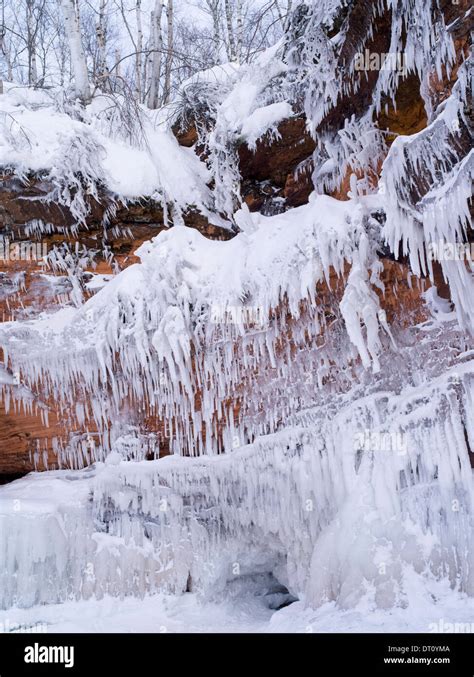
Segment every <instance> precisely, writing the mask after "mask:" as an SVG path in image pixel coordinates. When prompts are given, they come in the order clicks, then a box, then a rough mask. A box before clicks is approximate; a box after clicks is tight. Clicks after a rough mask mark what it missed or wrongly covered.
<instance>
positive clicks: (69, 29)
mask: <svg viewBox="0 0 474 677" xmlns="http://www.w3.org/2000/svg"><path fill="white" fill-rule="evenodd" d="M60 2H61V7H62V10H63V15H64V28H65V31H66V36H67V39H68V42H69V49H70V51H71V63H72V71H73V73H74V85H75V93H76V97H77V98H78V99H80V100H81V101H82V103H87V102H88V101H90V98H91V92H90V87H89V77H88V74H87V62H86V56H85V54H84V49H83V47H82V41H81V31H80V27H79V16H78V8H77V7H76V3H75V1H74V0H60Z"/></svg>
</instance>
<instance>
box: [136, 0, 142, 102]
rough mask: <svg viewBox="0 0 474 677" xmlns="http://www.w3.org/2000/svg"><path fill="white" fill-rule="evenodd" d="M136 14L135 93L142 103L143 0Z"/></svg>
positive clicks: (137, 3) (137, 0)
mask: <svg viewBox="0 0 474 677" xmlns="http://www.w3.org/2000/svg"><path fill="white" fill-rule="evenodd" d="M135 13H136V18H137V54H136V57H135V93H136V97H137V101H139V102H140V103H142V101H143V94H142V51H143V28H142V0H136V5H135Z"/></svg>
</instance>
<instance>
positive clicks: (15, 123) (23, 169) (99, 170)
mask: <svg viewBox="0 0 474 677" xmlns="http://www.w3.org/2000/svg"><path fill="white" fill-rule="evenodd" d="M58 99H59V93H57V92H56V93H55V91H54V90H53V91H51V92H49V93H47V92H38V91H35V90H31V89H29V88H26V87H21V86H19V85H14V84H9V83H5V93H4V94H2V95H0V109H1V112H0V167H2V168H4V169H6V170H9V171H12V172H13V173H14V174H15V175H17V176H19V177H20V178H21V179H25V180H26V179H27V177H28V175H29V174H30V173H36V174H38V175H40V177H41V178H43V179H45V180H46V181H50V182H51V184H52V185H53V186H54V188H53V190H52V192H51V194H50V196H49V199H51V200H53V201H55V202H57V203H59V204H62V205H64V206H67V207H69V208H70V209H71V212H72V214H73V216H74V218H75V219H77V221H78V223H83V222H84V221H85V218H86V216H87V214H88V205H87V203H86V199H85V198H86V196H87V195H90V196H92V197H94V198H96V199H99V198H100V195H99V193H100V188H101V187H105V188H106V190H108V191H109V193H110V194H111V197H112V198H114V199H115V200H116V201H117V202H119V201H123V202H126V201H127V200H137V199H140V198H145V197H152V198H154V199H156V200H158V201H161V202H162V203H163V205H164V206H166V205H167V204H169V205H171V206H172V208H174V209H175V211H176V212H179V211H181V210H185V209H187V208H188V207H189V206H190V205H194V206H196V207H197V208H198V209H200V210H201V211H202V212H203V213H205V214H208V213H209V208H210V205H211V196H210V191H209V189H208V187H207V185H206V184H207V182H208V181H209V178H210V177H209V172H208V170H207V168H206V166H205V164H204V163H202V162H201V161H200V160H199V159H198V158H197V156H196V155H195V154H194V152H193V151H192V150H191V149H185V148H181V147H180V146H179V145H178V142H177V141H176V139H175V137H174V136H173V134H172V133H171V131H169V130H168V129H167V128H166V126H165V125H164V124H163V123H159V121H158V120H157V115H156V113H155V112H154V111H148V110H147V109H146V108H144V107H139V106H137V108H136V110H135V111H132V112H130V111H128V113H127V114H128V115H129V116H130V118H131V119H130V120H129V124H130V126H131V131H130V130H128V128H125V129H124V126H123V125H124V124H125V123H124V121H123V120H122V119H121V117H120V116H121V115H125V114H126V113H125V112H124V111H123V110H122V109H121V107H124V104H123V102H122V101H121V100H120V99H113V98H111V97H109V96H107V95H98V96H96V97H95V98H94V99H93V101H92V103H91V104H90V105H89V106H87V107H86V109H85V110H81V111H75V110H69V109H67V110H65V111H62V110H61V105H60V104H59V101H58ZM130 133H131V135H132V138H130Z"/></svg>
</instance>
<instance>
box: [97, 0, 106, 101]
mask: <svg viewBox="0 0 474 677" xmlns="http://www.w3.org/2000/svg"><path fill="white" fill-rule="evenodd" d="M106 11H107V0H100V2H99V17H98V20H97V26H96V36H97V79H98V80H99V83H100V85H101V86H102V87H104V88H105V87H106V86H107V82H106V80H107V59H106V51H105V50H106V42H107V26H106Z"/></svg>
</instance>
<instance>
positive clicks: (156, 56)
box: [148, 0, 163, 108]
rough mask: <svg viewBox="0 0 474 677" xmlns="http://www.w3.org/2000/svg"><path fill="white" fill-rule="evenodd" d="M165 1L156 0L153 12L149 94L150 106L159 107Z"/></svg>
mask: <svg viewBox="0 0 474 677" xmlns="http://www.w3.org/2000/svg"><path fill="white" fill-rule="evenodd" d="M162 13H163V3H162V1H161V0H156V3H155V9H154V11H153V12H152V13H151V36H152V39H151V49H152V51H151V54H150V62H151V63H150V92H149V94H148V108H158V106H159V105H160V79H161V57H162V50H163V34H162V32H161V15H162Z"/></svg>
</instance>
